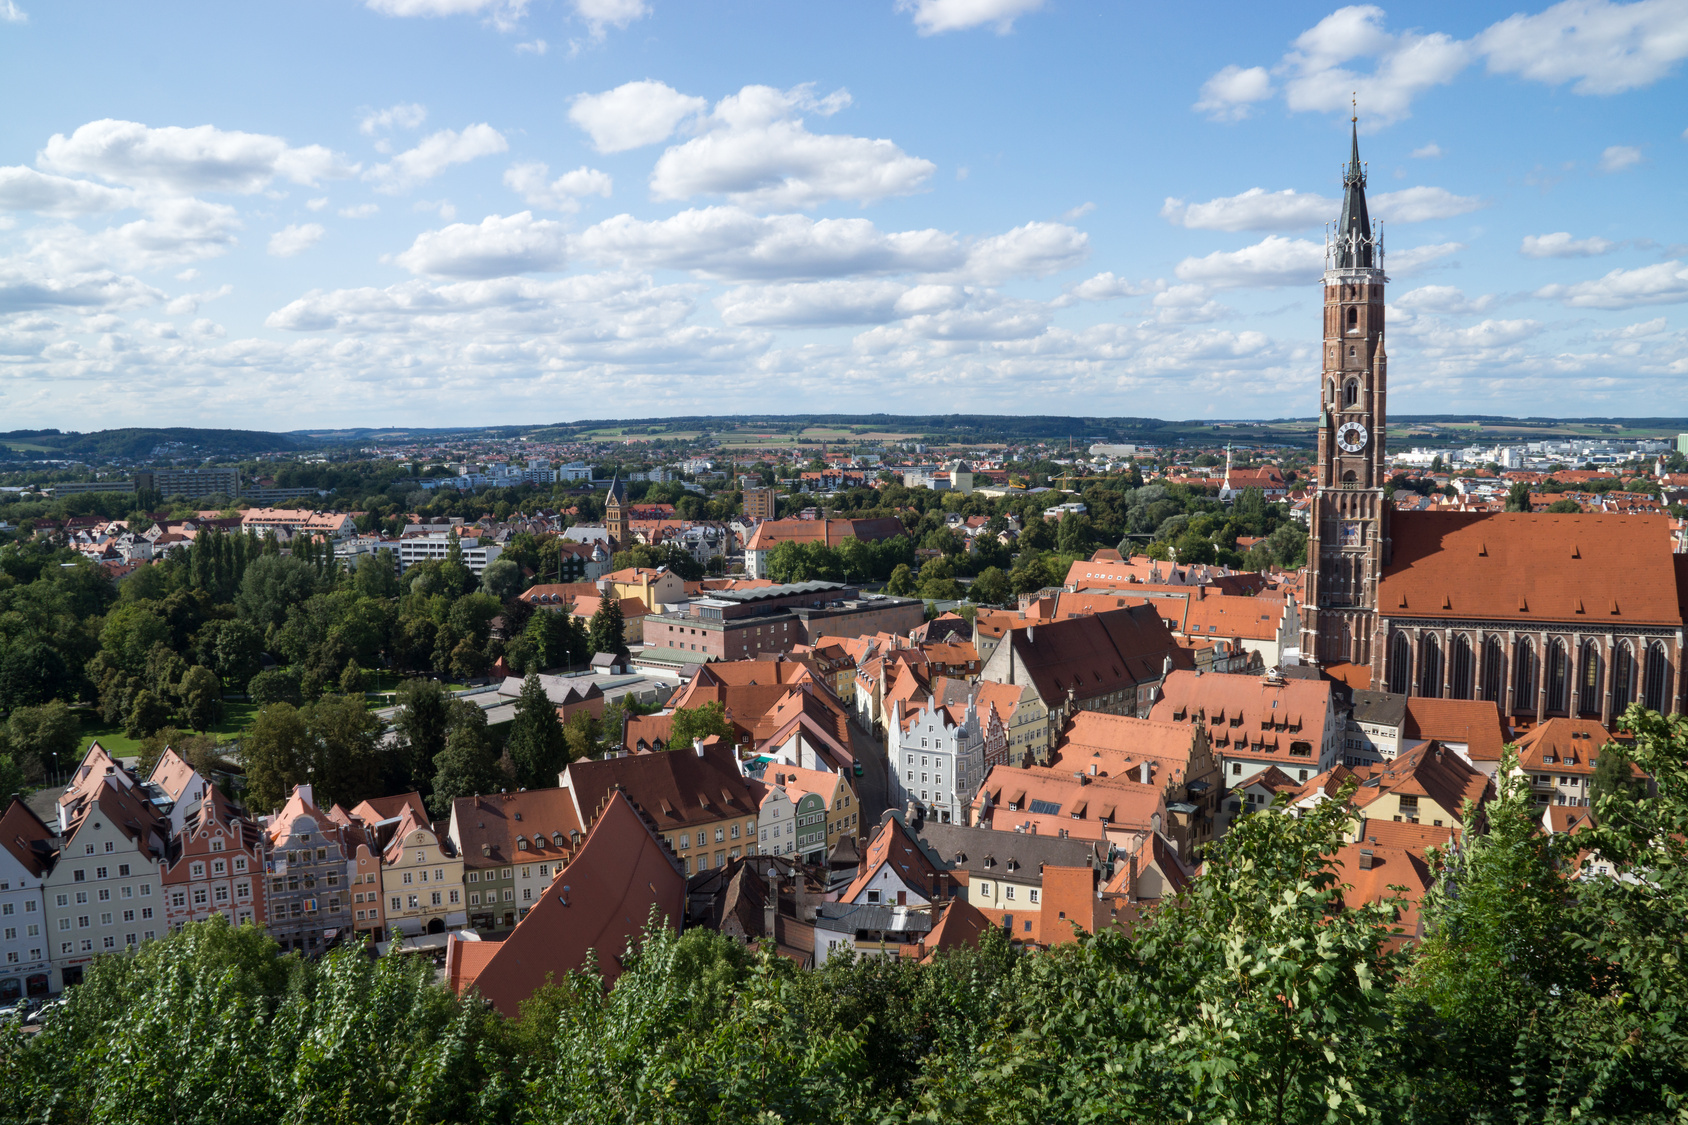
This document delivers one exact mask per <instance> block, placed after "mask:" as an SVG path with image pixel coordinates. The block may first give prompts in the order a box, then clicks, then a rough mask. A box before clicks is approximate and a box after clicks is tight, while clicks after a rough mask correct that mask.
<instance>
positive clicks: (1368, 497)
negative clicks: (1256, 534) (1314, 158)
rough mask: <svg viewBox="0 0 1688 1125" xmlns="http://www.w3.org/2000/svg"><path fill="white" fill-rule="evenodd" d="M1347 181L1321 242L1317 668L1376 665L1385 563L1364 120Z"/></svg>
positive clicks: (1308, 637)
mask: <svg viewBox="0 0 1688 1125" xmlns="http://www.w3.org/2000/svg"><path fill="white" fill-rule="evenodd" d="M1350 124H1351V128H1352V129H1353V134H1352V135H1353V155H1352V157H1351V158H1350V160H1349V164H1348V167H1347V169H1346V170H1345V171H1344V173H1343V177H1342V186H1343V193H1342V217H1341V218H1340V219H1339V220H1338V221H1337V228H1336V230H1335V231H1334V232H1333V233H1332V234H1330V235H1329V236H1327V238H1326V243H1325V304H1324V314H1325V339H1324V362H1323V374H1322V375H1321V377H1320V380H1319V386H1320V393H1319V454H1318V465H1319V483H1318V487H1317V489H1316V490H1315V491H1314V493H1313V503H1312V513H1311V515H1312V521H1311V522H1312V530H1311V535H1310V536H1309V539H1308V542H1307V590H1306V597H1305V599H1304V602H1303V604H1304V606H1305V609H1304V612H1303V618H1302V649H1301V650H1302V652H1303V654H1305V655H1306V656H1309V657H1312V658H1315V659H1317V660H1318V662H1319V663H1320V664H1327V665H1328V664H1335V663H1338V662H1342V661H1347V662H1351V663H1354V664H1371V663H1373V656H1374V648H1375V647H1376V645H1377V644H1378V643H1380V642H1377V641H1376V639H1375V637H1374V634H1375V632H1376V629H1377V609H1378V606H1377V589H1378V581H1379V579H1380V577H1381V576H1382V573H1383V567H1384V565H1385V564H1386V563H1387V562H1388V561H1389V554H1390V542H1389V506H1388V504H1387V503H1386V502H1385V501H1384V497H1383V485H1384V482H1385V481H1386V480H1387V476H1386V474H1385V471H1384V449H1383V446H1384V441H1383V427H1384V423H1385V420H1386V413H1385V396H1386V392H1387V389H1388V387H1387V370H1388V361H1387V359H1386V358H1385V356H1384V350H1383V286H1384V283H1385V282H1386V281H1388V280H1389V279H1388V278H1387V277H1385V276H1384V274H1383V245H1382V241H1381V239H1379V238H1378V237H1377V235H1376V234H1375V232H1374V231H1373V230H1372V226H1371V220H1370V218H1369V217H1368V216H1367V214H1366V168H1365V165H1363V164H1361V163H1360V137H1359V130H1358V124H1357V123H1355V122H1351V123H1350Z"/></svg>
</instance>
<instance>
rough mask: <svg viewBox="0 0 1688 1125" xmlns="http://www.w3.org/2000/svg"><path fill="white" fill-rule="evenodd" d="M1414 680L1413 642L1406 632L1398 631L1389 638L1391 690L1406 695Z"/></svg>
mask: <svg viewBox="0 0 1688 1125" xmlns="http://www.w3.org/2000/svg"><path fill="white" fill-rule="evenodd" d="M1412 682H1413V653H1412V642H1411V641H1409V640H1407V635H1406V634H1405V633H1396V634H1395V635H1394V636H1393V637H1391V638H1390V640H1389V690H1390V691H1391V692H1393V693H1394V694H1396V695H1405V694H1407V689H1408V688H1409V687H1410V686H1411V685H1412Z"/></svg>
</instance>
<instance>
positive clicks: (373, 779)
mask: <svg viewBox="0 0 1688 1125" xmlns="http://www.w3.org/2000/svg"><path fill="white" fill-rule="evenodd" d="M304 714H305V724H306V727H307V729H308V731H309V733H310V745H311V751H312V754H313V759H312V761H311V778H310V780H311V783H312V784H313V785H314V786H315V787H316V791H317V800H318V801H319V802H320V803H322V804H323V805H325V806H326V805H328V804H331V803H338V804H341V805H344V806H345V807H347V808H351V807H352V806H353V805H355V804H357V803H358V802H359V801H362V800H364V799H365V798H368V797H379V796H381V785H380V778H381V773H382V770H381V766H382V762H381V760H380V754H379V751H378V749H377V744H376V739H377V738H379V737H380V734H381V720H380V719H378V718H376V717H375V713H374V712H372V711H370V710H369V709H368V708H367V707H365V706H364V705H363V700H362V699H361V698H358V697H354V696H349V695H325V696H323V697H322V698H321V699H319V700H317V702H315V703H313V704H311V705H310V706H309V707H307V708H305V712H304Z"/></svg>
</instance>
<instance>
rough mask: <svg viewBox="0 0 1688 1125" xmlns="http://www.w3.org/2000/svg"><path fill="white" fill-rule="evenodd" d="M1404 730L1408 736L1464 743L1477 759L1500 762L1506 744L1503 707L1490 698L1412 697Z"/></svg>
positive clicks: (1403, 726)
mask: <svg viewBox="0 0 1688 1125" xmlns="http://www.w3.org/2000/svg"><path fill="white" fill-rule="evenodd" d="M1401 733H1402V734H1403V735H1405V736H1406V737H1408V738H1423V739H1431V738H1433V739H1435V740H1437V741H1438V742H1457V743H1461V744H1463V745H1464V746H1465V748H1466V753H1467V754H1468V755H1469V756H1470V758H1471V760H1472V761H1474V762H1498V761H1500V755H1501V750H1502V749H1503V748H1504V747H1505V746H1506V727H1505V725H1504V724H1503V723H1502V722H1501V720H1500V708H1499V707H1497V706H1495V704H1494V703H1493V702H1491V701H1489V700H1487V699H1427V698H1425V697H1424V696H1418V695H1415V696H1409V697H1408V698H1407V720H1406V722H1405V723H1403V724H1402V726H1401Z"/></svg>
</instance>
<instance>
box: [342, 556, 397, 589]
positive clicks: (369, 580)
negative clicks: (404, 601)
mask: <svg viewBox="0 0 1688 1125" xmlns="http://www.w3.org/2000/svg"><path fill="white" fill-rule="evenodd" d="M353 585H354V586H355V587H356V589H357V592H358V596H359V597H364V598H396V597H398V596H399V579H398V570H397V567H396V566H395V565H394V559H393V552H391V551H389V550H386V549H382V550H379V551H376V552H374V553H373V554H368V555H364V556H363V557H362V558H360V559H358V569H357V574H356V575H355V576H354V579H353Z"/></svg>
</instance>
